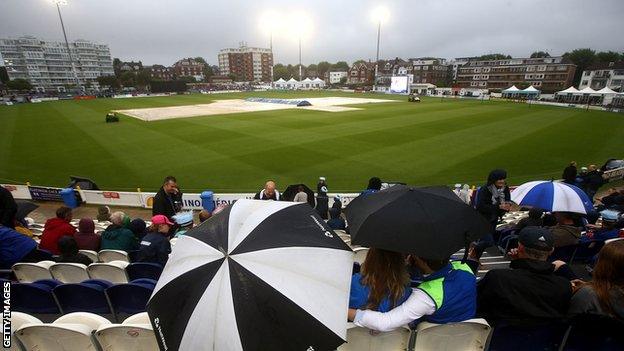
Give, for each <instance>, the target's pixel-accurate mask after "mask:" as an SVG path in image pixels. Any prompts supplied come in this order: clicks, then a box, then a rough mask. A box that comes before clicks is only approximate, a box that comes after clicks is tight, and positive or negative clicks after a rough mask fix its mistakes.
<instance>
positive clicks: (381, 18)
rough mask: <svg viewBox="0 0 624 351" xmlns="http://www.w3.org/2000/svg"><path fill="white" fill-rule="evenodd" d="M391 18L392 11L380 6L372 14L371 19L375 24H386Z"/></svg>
mask: <svg viewBox="0 0 624 351" xmlns="http://www.w3.org/2000/svg"><path fill="white" fill-rule="evenodd" d="M388 18H390V11H388V9H387V8H386V7H384V6H379V7H377V8H375V9H374V10H373V12H371V19H372V20H373V22H375V23H385V22H387V21H388Z"/></svg>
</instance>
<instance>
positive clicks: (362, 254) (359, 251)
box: [353, 247, 368, 264]
mask: <svg viewBox="0 0 624 351" xmlns="http://www.w3.org/2000/svg"><path fill="white" fill-rule="evenodd" d="M353 252H354V253H355V256H354V257H353V262H357V263H359V264H362V263H363V262H364V260H365V259H366V254H368V248H367V247H356V248H354V249H353Z"/></svg>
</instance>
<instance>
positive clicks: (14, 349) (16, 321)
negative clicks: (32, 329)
mask: <svg viewBox="0 0 624 351" xmlns="http://www.w3.org/2000/svg"><path fill="white" fill-rule="evenodd" d="M29 323H33V324H40V323H41V320H39V319H38V318H35V317H33V316H31V315H29V314H27V313H22V312H11V334H12V335H13V338H12V339H11V348H9V350H11V351H18V350H21V348H20V346H19V342H18V340H17V337H15V331H16V330H18V329H19V328H21V327H22V326H24V325H26V324H29Z"/></svg>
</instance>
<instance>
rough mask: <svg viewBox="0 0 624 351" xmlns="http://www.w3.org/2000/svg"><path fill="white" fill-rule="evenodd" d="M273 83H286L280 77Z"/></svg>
mask: <svg viewBox="0 0 624 351" xmlns="http://www.w3.org/2000/svg"><path fill="white" fill-rule="evenodd" d="M275 83H286V81H285V80H284V78H280V79H278V80H276V81H275Z"/></svg>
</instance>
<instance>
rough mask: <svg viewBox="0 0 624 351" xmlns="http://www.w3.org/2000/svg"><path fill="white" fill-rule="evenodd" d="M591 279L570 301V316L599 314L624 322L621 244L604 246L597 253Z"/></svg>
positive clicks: (623, 265)
mask: <svg viewBox="0 0 624 351" xmlns="http://www.w3.org/2000/svg"><path fill="white" fill-rule="evenodd" d="M592 278H593V280H592V281H591V282H590V283H588V284H586V285H584V286H582V287H581V288H580V290H578V291H577V292H576V293H575V294H574V296H572V300H571V301H570V310H569V312H568V314H569V315H570V316H573V315H576V314H585V313H591V314H601V315H606V316H609V317H612V318H615V319H618V320H620V321H624V241H623V240H617V241H614V242H611V243H608V244H606V245H605V246H604V247H603V248H602V249H601V250H600V252H599V253H598V261H597V262H596V266H595V267H594V270H593V272H592Z"/></svg>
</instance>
